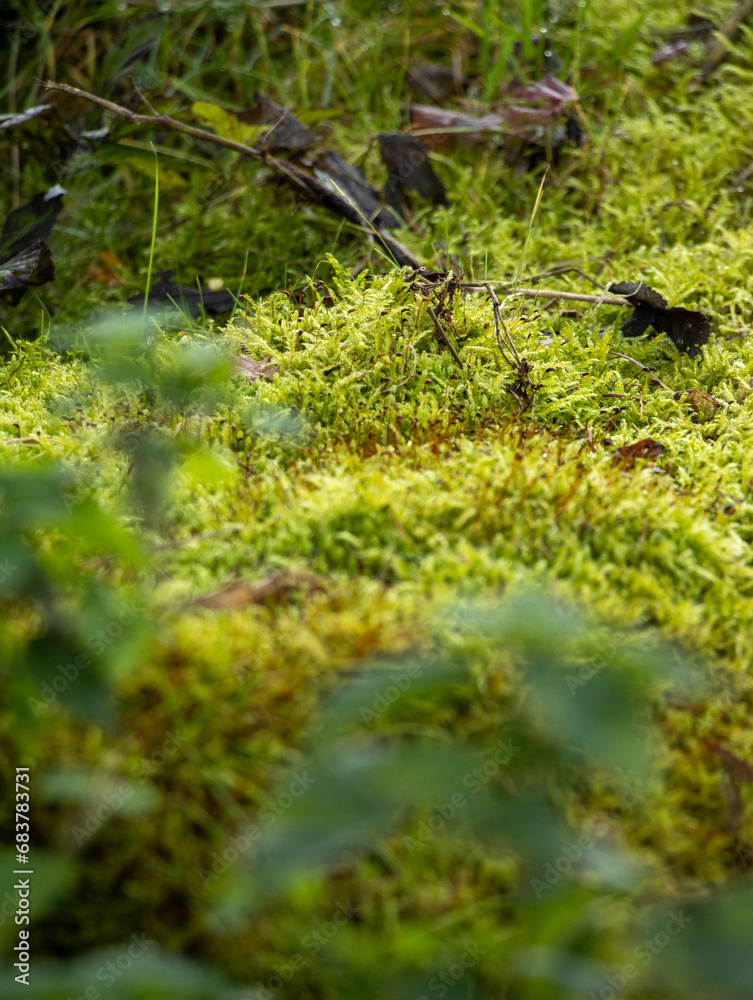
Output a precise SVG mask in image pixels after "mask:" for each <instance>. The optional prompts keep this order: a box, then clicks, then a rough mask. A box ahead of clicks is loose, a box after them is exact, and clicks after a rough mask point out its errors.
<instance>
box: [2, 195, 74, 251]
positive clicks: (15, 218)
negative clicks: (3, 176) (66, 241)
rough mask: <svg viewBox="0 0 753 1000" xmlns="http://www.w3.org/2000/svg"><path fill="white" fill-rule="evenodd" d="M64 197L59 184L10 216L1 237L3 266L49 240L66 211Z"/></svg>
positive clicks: (15, 210)
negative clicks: (60, 216) (61, 213)
mask: <svg viewBox="0 0 753 1000" xmlns="http://www.w3.org/2000/svg"><path fill="white" fill-rule="evenodd" d="M64 194H65V190H64V189H63V188H61V187H60V185H59V184H56V185H55V186H54V187H51V188H50V190H49V191H45V192H42V193H40V194H38V195H35V196H34V197H33V198H32V199H31V201H29V202H27V203H26V204H25V205H21V206H20V207H19V208H16V209H14V210H13V211H12V212H11V213H10V215H9V216H8V217H7V219H6V220H5V224H4V225H3V231H2V234H0V262H5V261H8V260H10V259H11V257H15V256H16V255H17V254H19V253H21V251H22V250H26V249H28V248H29V247H32V246H33V245H34V244H36V243H38V242H39V241H40V240H46V239H47V237H48V236H49V235H50V233H51V232H52V228H53V226H54V225H55V222H56V221H57V217H58V215H60V212H61V210H62V208H63V195H64Z"/></svg>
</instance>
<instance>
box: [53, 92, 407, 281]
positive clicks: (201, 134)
mask: <svg viewBox="0 0 753 1000" xmlns="http://www.w3.org/2000/svg"><path fill="white" fill-rule="evenodd" d="M44 86H45V88H46V89H47V90H51V91H55V92H58V93H62V94H68V95H69V96H71V97H79V98H82V99H83V100H85V101H90V102H91V103H92V104H97V105H99V106H100V107H101V108H104V109H105V110H106V111H109V112H110V114H113V115H115V116H116V117H117V118H122V119H123V120H124V121H127V122H130V123H131V124H132V125H146V126H148V127H150V128H169V129H172V130H173V131H175V132H182V133H183V134H184V135H190V136H193V137H194V138H195V139H202V140H204V141H205V142H212V143H214V144H215V145H216V146H224V147H225V149H232V150H233V151H234V152H236V153H240V154H241V155H242V156H247V157H249V158H250V159H252V160H257V161H258V162H259V163H263V164H264V165H265V166H267V167H270V168H271V169H272V170H274V172H275V173H276V174H278V175H279V176H280V177H282V178H284V179H285V180H286V181H287V182H288V183H290V184H293V185H294V186H295V187H297V188H299V189H301V190H303V191H305V192H306V193H307V194H308V195H309V196H311V197H313V198H315V199H316V200H317V201H319V202H321V203H322V204H323V205H325V206H326V207H327V208H329V209H330V210H331V211H334V212H336V213H337V214H338V215H341V216H344V217H345V218H346V219H347V220H348V222H351V223H353V225H355V226H357V228H358V229H360V230H361V231H362V232H366V233H368V235H369V236H373V237H374V239H375V240H376V241H377V242H378V243H380V244H381V245H382V246H383V247H384V249H385V250H386V251H387V252H388V253H389V254H390V256H391V257H392V258H393V259H394V260H395V261H396V262H397V263H398V265H399V266H400V267H413V268H420V267H421V262H420V261H419V260H418V259H417V258H416V257H414V256H413V254H412V253H411V252H410V250H408V248H407V247H405V246H403V244H402V243H400V242H399V241H398V240H396V239H395V238H394V237H392V236H390V235H389V233H386V232H384V231H383V230H381V229H377V228H375V227H374V226H372V227H370V228H367V227H365V226H364V224H363V223H364V220H363V218H362V216H361V214H360V213H359V211H358V209H357V208H356V207H355V206H354V205H352V204H351V202H349V201H348V200H347V199H346V198H344V197H342V196H338V195H336V194H335V193H334V192H333V191H331V190H329V189H328V188H327V187H325V186H324V184H322V183H321V182H320V181H318V180H317V179H316V178H315V177H314V176H312V175H311V174H308V173H306V171H305V170H301V169H300V168H299V167H297V166H296V165H295V164H293V163H289V162H287V161H285V160H280V159H279V158H278V157H276V156H272V155H271V154H270V153H269V151H268V150H266V149H263V148H262V149H257V148H256V147H254V146H246V145H245V144H244V143H242V142H235V140H233V139H227V138H226V137H225V136H222V135H217V133H215V132H209V131H208V130H207V129H203V128H199V127H198V126H196V125H187V124H186V123H185V122H181V121H178V120H177V118H172V117H171V116H170V115H164V114H153V115H140V114H137V113H136V112H135V111H130V110H129V109H128V108H124V107H123V106H122V105H120V104H115V103H114V102H113V101H108V100H106V98H104V97H97V95H96V94H90V93H88V92H87V91H85V90H80V89H79V88H78V87H71V86H69V85H68V84H67V83H54V82H53V81H52V80H48V81H47V82H46V83H45V85H44Z"/></svg>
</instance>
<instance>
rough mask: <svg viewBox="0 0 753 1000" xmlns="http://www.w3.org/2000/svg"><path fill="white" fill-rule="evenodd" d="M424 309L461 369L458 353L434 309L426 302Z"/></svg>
mask: <svg viewBox="0 0 753 1000" xmlns="http://www.w3.org/2000/svg"><path fill="white" fill-rule="evenodd" d="M426 311H427V312H428V313H429V316H431V321H432V323H433V324H434V329H435V330H436V331H437V333H438V334H439V336H440V338H441V339H442V340H443V341H444V342H445V344H447V346H448V347H449V349H450V354H451V355H452V356H453V358H454V359H455V360H456V361H457V363H458V364H459V365H460V369H461V371H462V369H463V362H462V361H461V360H460V355H459V354H458V352H457V351H456V350H455V347H454V345H453V343H452V341H451V340H450V338H449V337H448V335H447V331H446V330H445V328H444V327H443V326H442V324H441V323H440V322H439V317H438V316H437V314H436V313H435V312H434V310H433V309H432V307H431V306H430V305H429V304H428V302H427V304H426Z"/></svg>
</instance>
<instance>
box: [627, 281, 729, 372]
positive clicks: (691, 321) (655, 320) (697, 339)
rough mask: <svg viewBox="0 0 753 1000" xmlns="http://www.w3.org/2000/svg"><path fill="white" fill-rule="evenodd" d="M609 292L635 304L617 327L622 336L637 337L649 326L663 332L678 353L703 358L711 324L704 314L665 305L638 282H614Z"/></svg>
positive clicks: (657, 295)
mask: <svg viewBox="0 0 753 1000" xmlns="http://www.w3.org/2000/svg"><path fill="white" fill-rule="evenodd" d="M609 291H610V292H614V293H615V294H617V295H624V296H625V297H626V298H628V299H630V300H631V301H632V302H635V303H636V306H635V309H634V310H633V313H632V315H630V316H629V317H628V318H627V319H626V320H625V321H624V323H623V324H622V326H621V327H620V331H621V332H622V335H623V336H624V337H639V336H640V335H641V334H642V333H645V332H646V330H647V329H648V328H649V327H650V326H652V327H653V328H654V330H655V331H656V332H657V333H665V334H666V335H667V336H668V337H669V338H670V339H671V340H672V342H673V343H674V345H675V347H676V348H677V350H678V351H680V352H685V353H686V354H688V356H689V357H691V358H701V357H703V351H702V350H701V347H702V345H703V344H707V343H708V341H709V337H710V336H711V323H710V322H709V319H708V317H707V316H706V315H705V314H704V313H702V312H698V311H697V310H695V309H685V308H683V307H682V306H668V305H667V301H666V299H664V298H662V296H661V295H660V294H659V293H658V292H657V291H655V290H654V289H653V288H650V287H649V286H648V285H644V284H643V283H642V282H629V281H621V282H616V283H613V284H611V285H610V286H609Z"/></svg>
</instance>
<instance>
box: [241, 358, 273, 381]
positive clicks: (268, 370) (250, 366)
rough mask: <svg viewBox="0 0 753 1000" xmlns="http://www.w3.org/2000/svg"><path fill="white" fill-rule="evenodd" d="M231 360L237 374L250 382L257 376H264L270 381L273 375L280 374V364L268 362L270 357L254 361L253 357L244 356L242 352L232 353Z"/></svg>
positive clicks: (270, 359)
mask: <svg viewBox="0 0 753 1000" xmlns="http://www.w3.org/2000/svg"><path fill="white" fill-rule="evenodd" d="M233 361H234V362H235V368H236V371H237V372H238V374H239V375H243V376H244V378H245V379H246V381H248V382H251V383H253V382H255V381H256V380H257V378H265V379H266V380H267V381H268V382H271V381H272V379H273V378H274V377H275V375H279V374H280V366H279V365H273V364H270V362H271V361H272V358H271V357H268V358H262V359H261V361H254V360H253V358H244V357H243V355H242V354H234V355H233Z"/></svg>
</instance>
